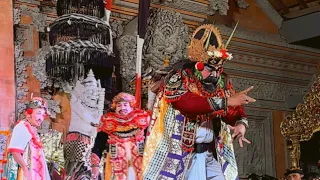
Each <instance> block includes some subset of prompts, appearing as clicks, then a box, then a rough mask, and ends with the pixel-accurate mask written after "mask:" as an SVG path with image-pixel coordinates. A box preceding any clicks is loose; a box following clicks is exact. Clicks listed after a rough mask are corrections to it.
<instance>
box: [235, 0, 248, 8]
mask: <svg viewBox="0 0 320 180" xmlns="http://www.w3.org/2000/svg"><path fill="white" fill-rule="evenodd" d="M237 5H238V7H239V8H241V9H247V8H248V7H249V3H247V2H246V1H245V0H237Z"/></svg>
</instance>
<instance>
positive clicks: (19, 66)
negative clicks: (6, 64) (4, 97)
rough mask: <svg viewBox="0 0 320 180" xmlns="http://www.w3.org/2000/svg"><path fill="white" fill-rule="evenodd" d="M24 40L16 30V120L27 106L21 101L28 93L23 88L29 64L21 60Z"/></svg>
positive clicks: (25, 60)
mask: <svg viewBox="0 0 320 180" xmlns="http://www.w3.org/2000/svg"><path fill="white" fill-rule="evenodd" d="M24 40H25V38H24V37H23V33H21V31H19V30H17V33H16V34H15V40H14V58H15V67H16V71H15V75H16V97H17V100H18V103H17V114H16V119H18V118H19V116H20V114H21V113H23V111H24V110H25V108H26V106H27V104H26V103H25V102H22V99H23V97H25V96H26V95H27V93H28V91H29V89H28V88H27V87H25V86H23V85H24V84H25V83H26V79H27V74H26V73H25V71H26V67H27V65H28V64H29V61H28V60H27V59H24V58H23V49H22V44H23V42H24Z"/></svg>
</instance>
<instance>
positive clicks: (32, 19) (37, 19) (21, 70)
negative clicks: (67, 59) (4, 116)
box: [14, 0, 60, 118]
mask: <svg viewBox="0 0 320 180" xmlns="http://www.w3.org/2000/svg"><path fill="white" fill-rule="evenodd" d="M39 5H40V2H38V1H32V2H30V1H28V2H25V1H23V0H18V1H16V4H15V10H14V22H15V24H16V27H15V28H16V33H15V63H16V72H15V73H16V84H17V87H16V88H17V114H16V118H18V117H19V116H20V115H21V114H22V113H23V111H24V109H25V108H26V100H28V98H30V97H31V96H41V97H43V98H44V99H46V100H47V101H48V105H49V111H50V112H51V117H52V118H55V115H56V113H59V112H60V107H59V103H58V102H56V101H54V100H53V99H52V97H51V96H50V95H49V94H42V93H41V90H40V89H42V88H43V87H45V86H46V85H45V83H46V74H45V65H44V62H43V61H41V57H42V56H43V51H44V49H45V48H44V49H42V51H41V50H40V51H39V52H40V53H38V49H39V41H40V39H39V32H44V29H45V27H46V25H47V24H46V19H47V16H46V15H45V14H43V13H41V12H40V8H39ZM41 52H42V53H41ZM39 59H40V60H39ZM39 82H40V84H41V85H38V84H39Z"/></svg>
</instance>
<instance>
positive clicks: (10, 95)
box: [0, 0, 16, 130]
mask: <svg viewBox="0 0 320 180" xmlns="http://www.w3.org/2000/svg"><path fill="white" fill-rule="evenodd" d="M0 7H1V11H0V27H1V28H0V54H1V58H0V99H1V101H0V128H1V129H2V130H5V129H8V128H9V126H10V118H12V117H14V116H13V114H14V112H15V97H16V95H15V73H14V43H13V41H14V39H13V5H12V0H1V1H0Z"/></svg>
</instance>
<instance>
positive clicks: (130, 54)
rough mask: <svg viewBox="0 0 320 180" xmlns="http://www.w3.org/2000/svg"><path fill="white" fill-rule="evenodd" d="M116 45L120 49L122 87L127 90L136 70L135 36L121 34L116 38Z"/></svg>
mask: <svg viewBox="0 0 320 180" xmlns="http://www.w3.org/2000/svg"><path fill="white" fill-rule="evenodd" d="M118 47H119V51H120V68H121V72H120V73H121V77H122V87H123V90H124V91H127V92H128V91H129V85H130V81H131V80H132V78H134V75H135V72H136V59H137V37H136V36H133V35H124V36H121V37H120V38H119V40H118ZM142 68H143V65H142Z"/></svg>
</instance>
